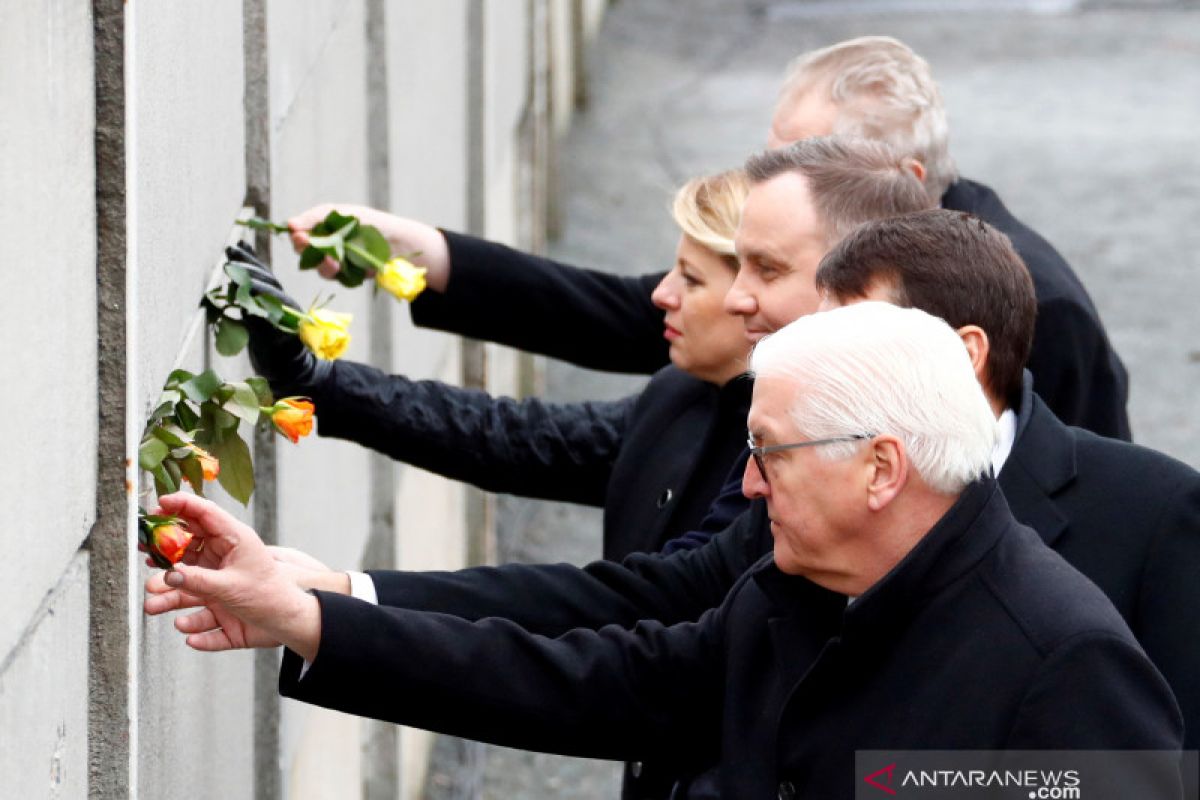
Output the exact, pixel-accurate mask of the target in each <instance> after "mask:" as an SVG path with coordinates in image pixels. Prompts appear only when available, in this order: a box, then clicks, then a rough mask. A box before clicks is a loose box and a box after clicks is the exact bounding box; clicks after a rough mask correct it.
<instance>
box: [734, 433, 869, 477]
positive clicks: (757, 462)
mask: <svg viewBox="0 0 1200 800" xmlns="http://www.w3.org/2000/svg"><path fill="white" fill-rule="evenodd" d="M876 435H877V434H874V433H852V434H848V435H846V436H833V437H830V438H829V439H811V440H809V441H807V442H791V443H789V444H768V445H759V446H756V445H755V444H754V437H753V436H747V437H746V446H747V447H749V448H750V457H751V458H753V459H754V466H756V467H758V474H759V475H762V479H763V480H764V481H766V482H767V483H770V482H771V479H770V478H768V477H767V461H766V459H765V458H764V456H767V455H769V454H771V453H777V452H779V451H780V450H795V449H797V448H800V447H815V446H817V445H819V444H836V443H838V442H861V441H863V440H865V439H874V438H875V437H876Z"/></svg>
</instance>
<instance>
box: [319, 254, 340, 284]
mask: <svg viewBox="0 0 1200 800" xmlns="http://www.w3.org/2000/svg"><path fill="white" fill-rule="evenodd" d="M341 269H342V265H341V264H339V263H338V262H336V261H334V260H333V259H332V258H330V257H329V256H325V260H324V261H322V262H321V263H320V264H318V265H317V272H318V273H320V275H321V277H322V278H329V279H331V280H332V279H333V278H336V277H337V274H338V272H340V271H341Z"/></svg>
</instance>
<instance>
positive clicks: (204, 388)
mask: <svg viewBox="0 0 1200 800" xmlns="http://www.w3.org/2000/svg"><path fill="white" fill-rule="evenodd" d="M219 388H221V377H220V376H219V375H217V373H215V372H213V371H212V370H211V369H207V370H205V371H204V372H201V373H200V374H199V375H196V376H194V377H192V378H191V379H190V380H188V381H185V382H184V383H181V384H180V385H179V390H180V391H181V392H183V393H184V395H186V396H187V398H188V399H189V400H194V401H195V402H197V403H203V402H204V401H205V400H207V399H208V398H210V397H212V395H213V392H215V391H216V390H217V389H219Z"/></svg>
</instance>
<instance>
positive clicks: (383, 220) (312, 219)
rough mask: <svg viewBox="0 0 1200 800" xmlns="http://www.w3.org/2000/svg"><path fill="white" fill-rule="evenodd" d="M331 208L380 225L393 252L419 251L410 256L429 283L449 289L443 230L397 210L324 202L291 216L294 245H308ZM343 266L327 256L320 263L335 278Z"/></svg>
mask: <svg viewBox="0 0 1200 800" xmlns="http://www.w3.org/2000/svg"><path fill="white" fill-rule="evenodd" d="M330 211H337V212H338V213H341V214H345V215H347V216H352V217H357V218H358V221H359V222H361V223H362V224H364V225H372V226H374V227H376V228H378V229H379V232H380V233H381V234H383V237H384V238H385V239H387V240H388V245H389V246H390V247H391V249H392V255H398V256H405V257H408V256H409V254H411V253H419V254H420V255H417V256H413V257H412V259H411V260H412V262H413V263H414V264H416V265H417V266H420V267H424V268H425V270H426V272H425V282H426V285H427V286H428V287H429V288H430V289H432V290H433V291H435V292H444V291H446V285H447V284H448V283H449V281H450V250H449V248H448V247H447V246H446V239H445V237H443V236H442V233H441V231H439V230H438V229H437V228H435V227H433V226H432V225H427V224H425V223H424V222H419V221H417V220H415V219H408V218H407V217H397V216H396V215H395V214H388V213H387V212H385V211H379V210H377V209H374V208H369V207H367V206H359V205H353V204H349V203H337V204H334V203H324V204H322V205H319V206H313V207H312V208H310V209H308V210H307V211H302V212H301V213H299V214H297V215H296V216H294V217H292V218H291V219H289V220H288V221H287V225H288V228H290V229H291V234H290V235H291V239H292V247H293V248H294V249H295V251H296V252H297V253H300V252H301V251H303V250H304V248H306V247H308V243H309V235H308V232H309V231H310V230H312V228H313V226H314V225H316V224H317V223H318V222H320V221H321V220H323V219H325V217H327V216H329V212H330ZM340 269H341V265H340V264H338V262H337V261H334V260H333V259H332V258H328V257H327V258H326V259H325V260H324V261H323V262H322V263H321V265H320V266H318V267H317V271H318V272H319V273H320V274H321V277H323V278H334V277H335V276H336V275H337V274H338V270H340Z"/></svg>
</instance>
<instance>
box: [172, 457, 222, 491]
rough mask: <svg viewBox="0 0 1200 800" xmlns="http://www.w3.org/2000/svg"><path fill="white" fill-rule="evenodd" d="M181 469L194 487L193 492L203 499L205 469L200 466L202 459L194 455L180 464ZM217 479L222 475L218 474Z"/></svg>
mask: <svg viewBox="0 0 1200 800" xmlns="http://www.w3.org/2000/svg"><path fill="white" fill-rule="evenodd" d="M179 467H180V469H181V470H182V472H183V477H184V478H185V479H186V480H187V482H188V483H190V484H191V485H192V491H194V492H195V493H196V494H198V495H200V496H201V497H203V496H204V467H202V466H201V465H200V458H199V457H198V456H197V455H196V454H195V453H192V454H191V455H189V456H188V457H187V458H184V459H182V460H181V461H180V462H179ZM217 477H218V478H219V477H221V476H220V473H218V474H217Z"/></svg>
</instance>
